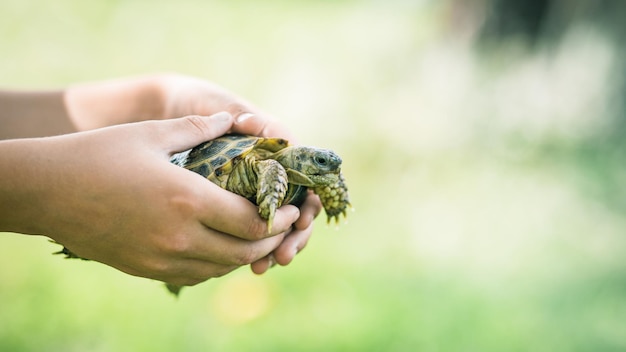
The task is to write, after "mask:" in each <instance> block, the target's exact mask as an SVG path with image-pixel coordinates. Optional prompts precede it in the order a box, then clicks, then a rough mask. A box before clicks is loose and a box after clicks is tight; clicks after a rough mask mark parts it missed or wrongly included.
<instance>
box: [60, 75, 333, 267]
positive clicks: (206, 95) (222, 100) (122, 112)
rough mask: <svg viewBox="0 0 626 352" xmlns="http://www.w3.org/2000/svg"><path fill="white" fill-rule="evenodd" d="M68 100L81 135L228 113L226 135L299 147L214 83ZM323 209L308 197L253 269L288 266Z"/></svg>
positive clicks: (174, 79)
mask: <svg viewBox="0 0 626 352" xmlns="http://www.w3.org/2000/svg"><path fill="white" fill-rule="evenodd" d="M65 101H66V105H67V109H68V112H69V115H70V118H71V120H72V121H73V123H74V124H75V125H76V126H77V128H78V129H79V130H89V129H96V128H100V127H104V126H110V125H114V124H124V123H129V122H136V121H141V120H146V119H171V118H178V117H181V116H187V115H206V116H208V115H213V114H216V113H218V112H221V111H227V112H229V113H230V114H231V115H232V116H233V117H234V123H233V124H232V125H231V126H230V128H229V129H228V132H238V133H244V134H251V135H256V136H263V137H281V138H285V139H287V140H289V141H291V142H292V143H297V139H296V138H295V136H294V135H292V134H291V133H290V132H289V131H288V130H287V129H286V128H285V127H284V126H283V125H282V124H281V123H279V122H278V121H276V120H275V119H273V118H271V117H270V116H269V115H267V114H266V113H264V112H263V111H261V110H260V109H259V108H257V107H255V106H253V105H252V104H251V103H249V102H248V101H246V100H244V99H242V98H241V97H239V96H237V95H235V94H233V93H231V92H230V91H228V90H226V89H224V88H222V87H221V86H218V85H216V84H214V83H211V82H208V81H206V80H202V79H198V78H195V77H190V76H184V75H179V74H159V75H151V76H143V77H135V78H128V79H120V80H112V81H107V82H99V83H92V84H83V85H77V86H74V87H71V88H70V89H68V91H67V93H66V95H65ZM248 205H249V204H248ZM321 207H322V206H321V203H320V201H319V198H318V197H317V196H316V195H315V194H313V193H311V194H309V196H308V198H307V200H306V203H305V206H303V207H301V212H300V214H301V216H300V218H299V219H298V221H296V222H295V223H294V226H293V227H291V228H289V229H288V231H287V233H285V234H284V236H285V240H284V241H283V242H282V243H281V244H280V245H278V246H277V248H276V249H275V251H274V252H273V254H272V255H268V256H266V257H264V258H262V259H261V260H259V261H257V262H254V263H253V264H252V270H253V271H254V272H255V273H258V274H260V273H263V272H265V271H266V270H267V268H269V267H270V266H271V265H272V264H273V263H278V264H280V265H287V264H288V263H290V262H291V261H292V260H293V258H294V256H295V255H296V253H297V252H298V251H300V250H301V249H302V248H304V246H306V244H307V242H308V240H309V238H310V236H311V234H312V232H313V226H312V223H313V219H314V218H315V217H316V216H317V215H318V214H319V212H320V211H321ZM257 217H258V216H257Z"/></svg>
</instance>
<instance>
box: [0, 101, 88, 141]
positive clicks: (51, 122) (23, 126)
mask: <svg viewBox="0 0 626 352" xmlns="http://www.w3.org/2000/svg"><path fill="white" fill-rule="evenodd" d="M74 131H76V128H75V127H74V125H73V124H72V122H71V121H70V118H69V115H68V113H67V110H66V109H65V103H64V101H63V91H61V90H56V91H42V92H18V91H4V90H0V139H12V138H24V137H43V136H52V135H59V134H64V133H70V132H74Z"/></svg>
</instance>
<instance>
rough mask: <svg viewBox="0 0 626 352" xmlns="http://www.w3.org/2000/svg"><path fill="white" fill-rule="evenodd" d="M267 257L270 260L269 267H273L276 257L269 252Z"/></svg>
mask: <svg viewBox="0 0 626 352" xmlns="http://www.w3.org/2000/svg"><path fill="white" fill-rule="evenodd" d="M267 259H269V261H270V266H269V267H270V268H273V267H274V266H275V265H276V259H275V258H274V254H270V255H269V256H267Z"/></svg>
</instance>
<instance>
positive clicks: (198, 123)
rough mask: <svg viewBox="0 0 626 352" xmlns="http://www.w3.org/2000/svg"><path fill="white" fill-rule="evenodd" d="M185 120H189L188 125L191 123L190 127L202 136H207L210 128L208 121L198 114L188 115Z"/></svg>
mask: <svg viewBox="0 0 626 352" xmlns="http://www.w3.org/2000/svg"><path fill="white" fill-rule="evenodd" d="M185 121H186V122H187V125H189V127H190V129H191V130H192V131H194V133H196V134H197V135H198V136H200V137H204V136H206V135H207V134H208V132H209V130H210V127H209V125H208V124H207V123H206V121H205V120H204V119H203V118H202V117H200V116H198V115H191V116H187V117H186V118H185Z"/></svg>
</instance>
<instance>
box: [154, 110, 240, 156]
mask: <svg viewBox="0 0 626 352" xmlns="http://www.w3.org/2000/svg"><path fill="white" fill-rule="evenodd" d="M153 123H154V124H156V126H157V127H156V128H157V129H158V131H157V133H155V136H156V137H157V138H159V139H160V144H161V145H162V146H163V147H164V148H166V149H167V152H168V153H170V154H171V153H175V152H181V151H184V150H187V149H190V148H193V147H195V146H196V145H198V144H200V143H202V142H206V141H208V140H211V139H214V138H217V137H219V136H221V135H223V134H225V133H226V132H228V130H229V129H230V128H231V126H232V124H233V117H232V115H230V114H229V113H228V112H219V113H217V114H214V115H211V116H198V115H190V116H185V117H181V118H177V119H171V120H163V121H153Z"/></svg>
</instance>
